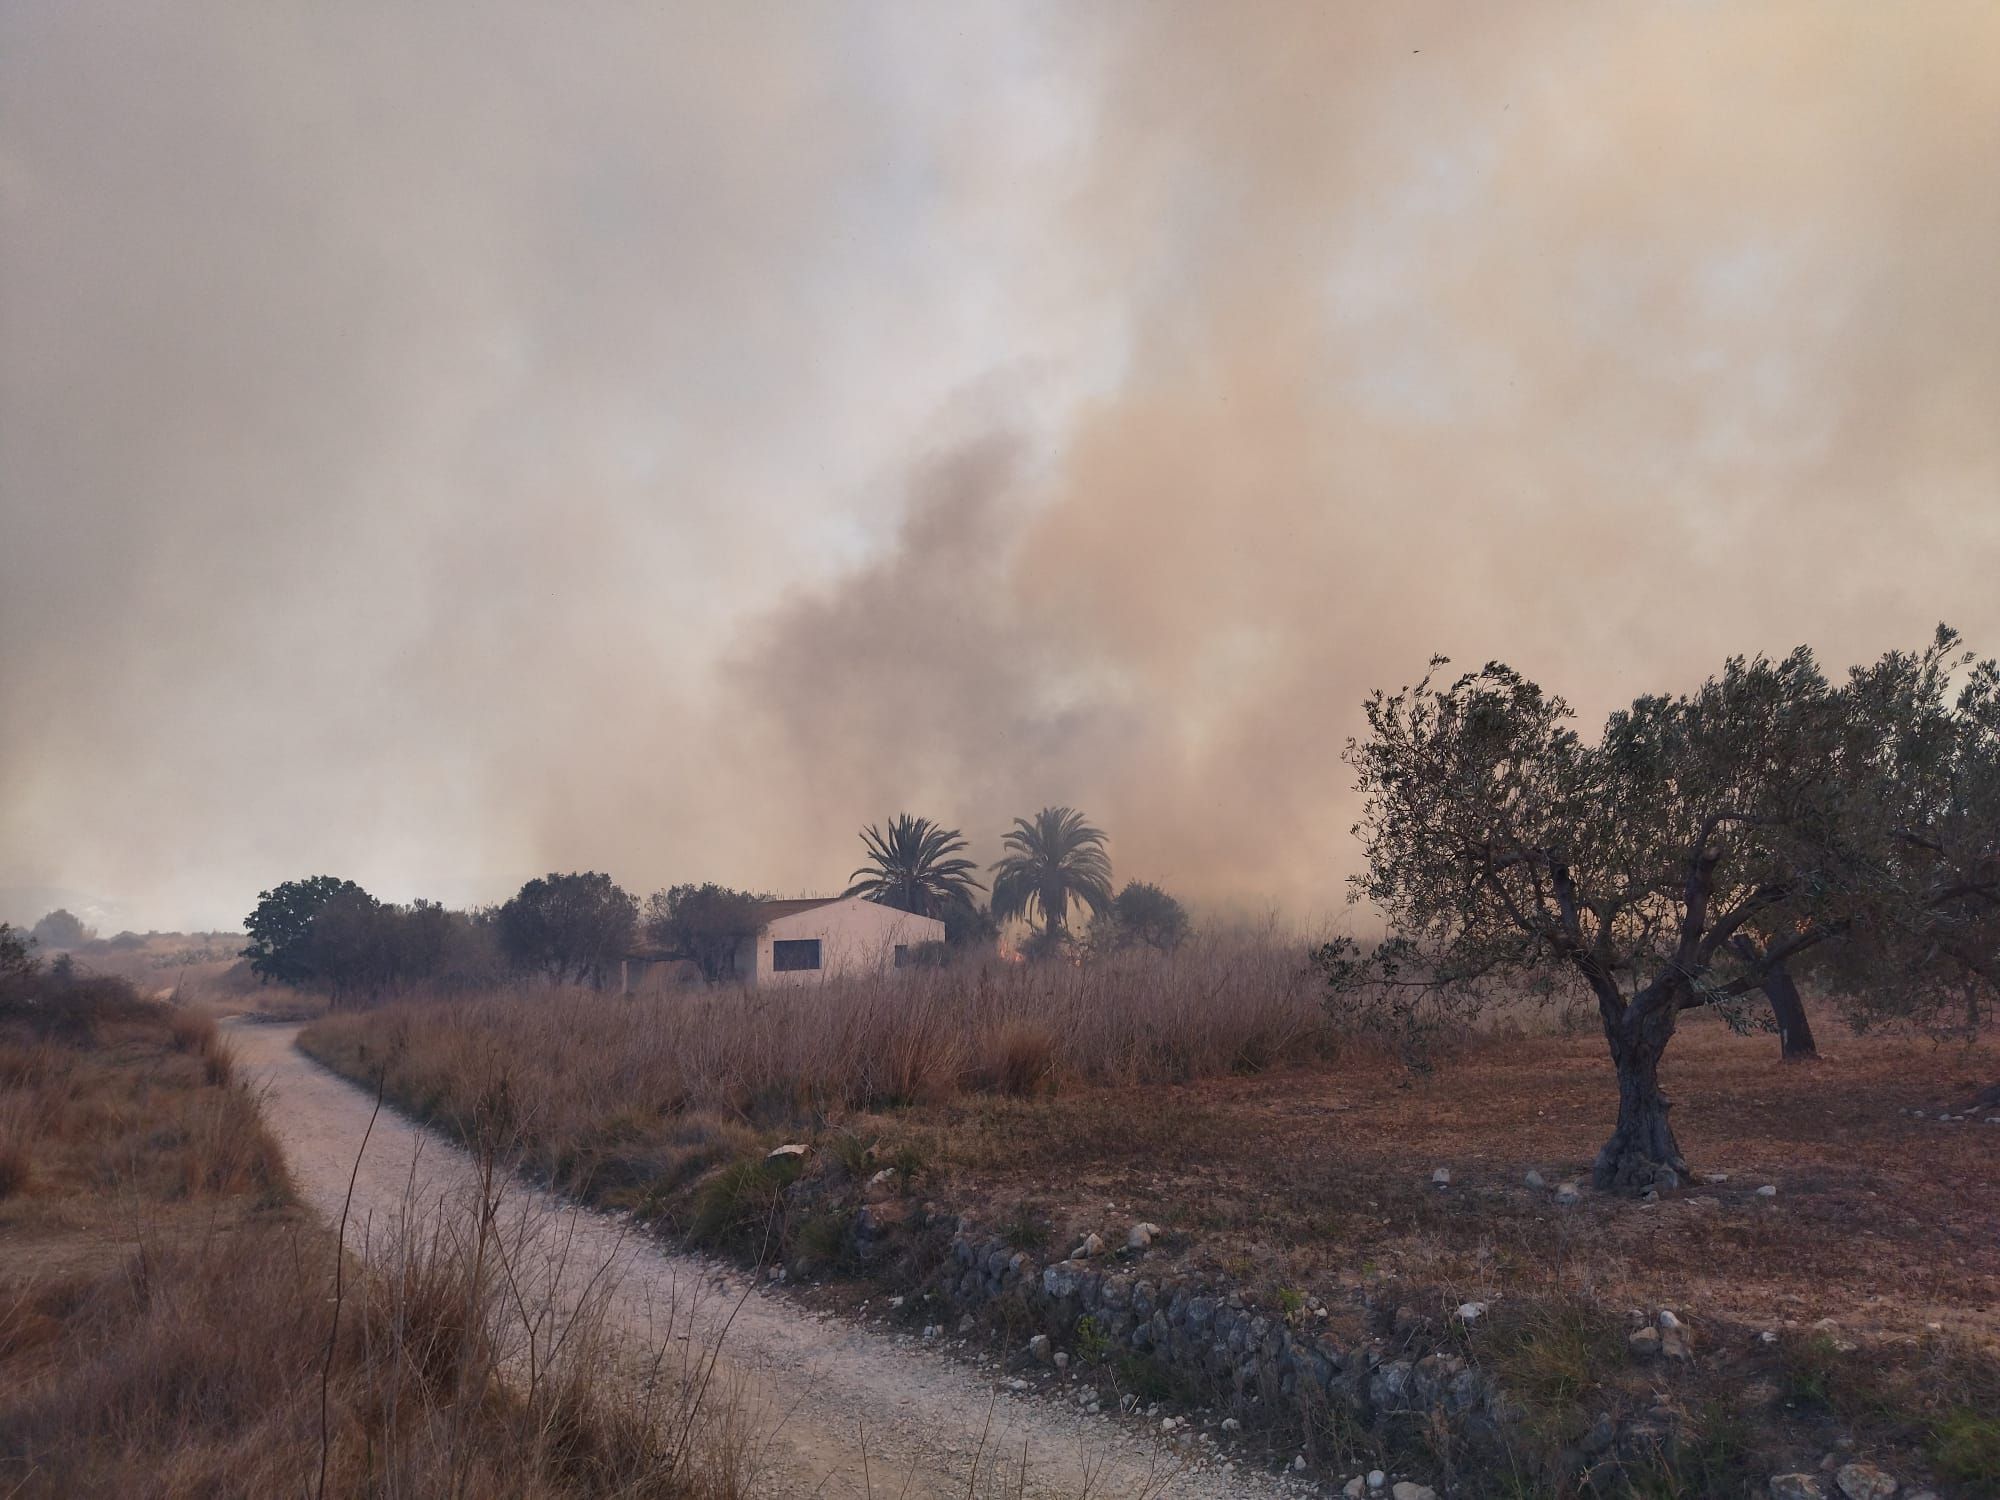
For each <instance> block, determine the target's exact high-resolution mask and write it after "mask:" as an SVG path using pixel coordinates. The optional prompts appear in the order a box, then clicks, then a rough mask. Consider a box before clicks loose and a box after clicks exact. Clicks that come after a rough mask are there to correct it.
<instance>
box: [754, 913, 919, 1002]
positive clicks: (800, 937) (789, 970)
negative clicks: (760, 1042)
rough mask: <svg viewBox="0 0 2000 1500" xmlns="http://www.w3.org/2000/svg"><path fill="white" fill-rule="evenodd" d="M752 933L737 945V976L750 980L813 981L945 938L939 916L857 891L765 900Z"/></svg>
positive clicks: (885, 964) (890, 965)
mask: <svg viewBox="0 0 2000 1500" xmlns="http://www.w3.org/2000/svg"><path fill="white" fill-rule="evenodd" d="M757 919H758V927H757V932H756V935H755V936H754V937H747V938H745V939H744V940H743V941H742V942H741V943H740V944H739V945H738V946H737V949H736V977H737V978H739V979H741V980H742V981H743V982H744V983H745V984H749V985H765V984H813V983H817V982H818V981H819V980H822V979H840V978H845V977H848V976H851V975H862V974H879V973H882V972H884V971H886V970H889V969H894V968H901V967H902V966H903V965H904V964H905V963H907V962H909V961H910V960H911V959H912V958H913V957H914V956H915V955H916V953H917V952H918V950H920V949H921V948H923V947H924V946H925V945H926V944H929V943H942V942H943V941H944V923H942V922H940V921H938V920H937V918H935V917H914V916H911V915H910V914H909V913H908V912H906V911H897V910H896V908H895V907H893V906H884V905H882V904H881V903H880V902H879V901H870V900H868V899H867V898H866V897H863V896H818V897H808V898H807V899H805V900H803V901H765V902H762V903H760V904H759V905H758V908H757Z"/></svg>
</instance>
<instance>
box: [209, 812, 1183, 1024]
mask: <svg viewBox="0 0 2000 1500" xmlns="http://www.w3.org/2000/svg"><path fill="white" fill-rule="evenodd" d="M861 841H862V847H863V852H864V855H865V860H864V862H863V864H862V865H861V867H860V868H858V869H856V870H855V871H854V873H853V874H852V875H851V876H850V877H849V880H850V883H849V885H848V887H847V889H846V890H845V891H843V892H842V895H844V896H863V897H866V898H867V899H868V900H871V901H877V902H880V903H882V904H883V905H886V906H891V907H894V908H896V909H897V910H900V911H907V912H910V913H913V914H915V915H917V916H924V917H933V918H936V919H938V920H939V921H941V922H942V923H943V924H944V929H945V941H944V944H943V945H942V951H941V952H940V953H939V954H937V955H934V957H935V958H936V959H937V961H940V962H942V961H948V960H949V959H951V958H952V957H954V956H958V955H965V954H974V955H976V954H982V953H991V952H993V951H994V948H995V945H996V943H997V940H998V937H999V934H1000V930H1001V925H1002V924H1003V923H1005V922H1007V921H1009V920H1013V919H1016V918H1019V919H1021V920H1023V921H1025V922H1026V923H1027V924H1028V926H1029V929H1030V934H1029V937H1028V940H1027V942H1026V943H1024V944H1023V953H1024V954H1025V955H1026V956H1028V957H1031V958H1047V957H1055V956H1059V955H1070V954H1076V953H1079V952H1088V953H1093V954H1105V953H1112V952H1118V951H1123V950H1127V949H1133V948H1147V949H1153V950H1158V951H1167V950H1171V949H1172V948H1174V947H1176V946H1177V945H1178V944H1179V943H1180V942H1181V941H1183V940H1184V939H1185V938H1186V936H1187V934H1188V931H1189V921H1188V916H1187V912H1186V910H1185V909H1184V908H1183V907H1182V906H1181V904H1180V902H1179V901H1177V900H1176V899H1175V898H1174V897H1173V896H1171V895H1169V894H1168V893H1167V892H1166V891H1164V890H1162V889H1160V888H1159V887H1158V886H1156V885H1151V884H1148V883H1146V882H1143V881H1133V882H1129V883H1127V884H1126V885H1125V887H1124V888H1123V889H1121V890H1118V891H1116V892H1115V893H1114V891H1113V889H1112V882H1111V860H1110V854H1109V850H1108V839H1107V837H1106V835H1105V833H1104V832H1103V830H1102V829H1099V828H1096V827H1094V826H1093V825H1091V824H1090V822H1089V821H1088V820H1087V819H1085V818H1084V817H1083V815H1082V814H1080V813H1078V812H1076V811H1075V810H1074V809H1072V808H1067V807H1050V808H1044V809H1043V810H1042V811H1041V812H1040V813H1038V814H1036V815H1035V816H1034V817H1033V818H1017V819H1016V820H1015V826H1014V828H1013V829H1012V830H1011V831H1010V832H1009V833H1008V834H1007V835H1006V836H1005V838H1004V840H1003V845H1004V847H1005V850H1006V853H1005V854H1004V856H1003V857H1002V858H1001V859H1000V860H999V861H998V863H996V864H995V865H994V867H993V869H992V871H991V873H992V875H993V887H992V898H991V900H990V901H987V902H982V900H981V899H980V898H981V895H982V893H984V892H985V890H986V886H985V884H984V883H983V882H981V881H980V880H979V879H978V878H977V874H976V872H977V866H976V865H975V864H974V863H973V862H972V861H971V860H970V859H967V858H965V857H964V854H963V850H964V849H965V848H966V847H967V846H966V841H965V838H964V835H963V834H962V833H961V832H960V831H959V830H958V829H955V828H947V827H944V826H943V825H942V824H939V823H936V822H933V821H932V820H931V819H929V818H923V817H914V816H912V815H910V814H908V813H898V814H897V815H896V816H895V817H893V818H890V819H888V820H886V822H884V823H882V824H877V825H870V826H869V827H868V828H866V829H864V830H862V833H861ZM771 899H772V898H771V897H770V896H768V895H762V894H758V893H754V892H750V891H742V890H737V889H734V888H732V887H729V886H725V885H719V884H716V883H714V882H704V883H700V884H684V885H675V886H670V887H668V888H666V889H664V890H660V891H655V892H654V893H653V894H652V895H650V896H648V897H647V898H646V899H645V900H644V901H643V902H641V901H640V900H639V899H638V898H637V897H635V896H634V895H632V894H631V893H630V892H628V891H626V890H624V889H623V888H621V887H620V886H619V885H618V884H617V883H616V882H615V881H614V880H613V879H612V878H611V877H610V876H609V875H606V874H603V873H601V872H598V871H594V870H590V871H576V872H571V873H567V874H559V873H551V874H548V875H543V876H538V877H536V878H535V879H533V880H530V881H528V882H527V883H526V884H524V885H523V886H522V887H521V889H520V890H519V891H518V892H516V893H515V895H514V896H512V897H511V898H509V899H508V900H507V901H506V902H504V903H502V904H500V905H499V906H495V907H490V908H484V909H479V910H473V911H455V910H451V909H448V908H446V907H444V906H441V905H439V904H438V903H436V902H430V901H416V902H413V903H411V904H409V905H407V906H403V905H397V904H394V903H391V902H385V901H381V900H378V899H377V898H376V897H374V896H372V895H370V894H369V893H368V892H367V891H365V890H363V889H362V888H361V887H360V886H359V885H357V884H355V883H354V882H353V881H351V880H344V879H341V878H339V877H336V876H330V875H318V876H313V877H311V878H308V879H304V880H289V881H285V882H284V883H282V884H280V885H277V886H274V887H273V888H272V889H270V890H267V891H263V892H260V893H259V895H258V899H257V905H256V907H255V908H254V909H253V910H252V911H251V913H250V915H249V916H248V917H247V918H246V919H245V920H244V928H245V930H246V932H247V933H248V934H249V938H250V941H249V944H248V945H247V946H246V947H245V948H244V949H243V957H244V958H246V959H248V960H249V962H250V966H251V969H252V971H253V972H255V973H256V974H257V975H258V976H259V977H261V978H264V979H268V980H274V981H278V982H282V983H286V984H292V985H298V986H301V987H306V988H314V989H321V990H324V991H326V992H327V993H328V994H329V995H331V996H332V998H333V999H334V1000H335V1001H336V1003H338V1002H341V1001H344V1000H348V999H353V998H360V997H374V996H380V995H383V994H388V993H395V992H399V991H404V990H410V989H417V988H428V989H446V990H472V989H478V988H481V987H488V986H491V985H493V984H496V983H499V982H502V981H504V980H505V979H507V978H509V977H519V976H523V975H532V976H537V977H540V978H545V979H547V980H550V981H552V982H556V983H563V984H580V985H595V986H603V985H604V984H606V983H608V982H609V981H610V980H611V979H612V978H613V977H614V976H615V975H616V973H617V968H618V965H619V963H620V961H621V960H623V959H624V958H626V957H627V956H628V955H631V954H633V953H635V952H637V951H640V950H641V949H642V948H643V950H644V952H645V956H647V957H660V958H670V959H678V960H681V961H683V962H686V963H688V964H690V965H691V966H692V967H693V968H694V969H695V970H697V971H698V972H699V973H700V975H701V977H702V978H703V979H705V980H707V981H710V982H718V981H721V980H725V979H727V978H729V977H730V976H731V975H732V974H733V973H734V972H735V959H736V951H737V948H738V946H739V945H740V944H741V943H742V941H743V940H744V939H745V938H747V937H750V936H753V935H754V934H755V933H756V931H757V927H758V921H759V916H758V908H759V907H760V906H761V905H762V904H763V903H764V902H766V901H769V900H771ZM1084 912H1088V913H1089V918H1090V919H1089V924H1088V927H1087V929H1086V931H1085V933H1084V935H1083V937H1082V938H1081V939H1077V938H1074V937H1072V935H1071V931H1070V923H1071V918H1072V915H1073V914H1077V915H1080V914H1082V913H1084Z"/></svg>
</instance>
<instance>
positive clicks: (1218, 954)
mask: <svg viewBox="0 0 2000 1500" xmlns="http://www.w3.org/2000/svg"><path fill="white" fill-rule="evenodd" d="M1336 1042H1337V1038H1336V1036H1335V1034H1334V1032H1333V1031H1332V1029H1331V1028H1330V1027H1329V1026H1328V1024H1327V1021H1326V1017H1325V1014H1324V1012H1323V1011H1322V1009H1321V1007H1320V1003H1319V990H1318V987H1317V986H1316V984H1315V982H1314V981H1313V980H1312V978H1311V976H1310V975H1308V974H1307V972H1306V968H1305V955H1304V949H1303V947H1302V946H1301V945H1292V944H1281V943H1275V942H1268V941H1240V942H1229V943H1215V944H1211V945H1208V946H1204V947H1201V948H1198V949H1195V950H1193V951H1191V952H1186V953H1184V954H1183V956H1181V957H1179V958H1178V959H1176V960H1172V961H1169V960H1164V959H1158V958H1154V959H1150V960H1149V959H1145V958H1138V957H1135V958H1132V959H1129V960H1124V961H1120V962H1116V963H1106V964H1092V965H1089V966H1071V965H1065V964H1052V965H1040V966H1029V965H993V966H988V967H985V968H977V969H958V968H953V969H940V970H913V971H906V972H905V973H903V974H899V975H897V976H895V977H894V978H893V979H891V980H879V979H878V980H867V981H861V980H849V981H831V982H828V983H825V984H820V985H812V986H800V987H795V988H779V989H767V990H761V991H756V992H746V991H742V990H739V989H735V988H725V989H717V990H698V989H690V990H685V991H679V992H672V993H668V994H665V995H651V996H645V997H632V998H621V997H618V996H613V995H605V994H600V993H597V992H593V991H588V990H550V989H546V988H521V989H517V990H512V991H507V992H503V993H500V994H496V995H492V996H486V997H482V998H480V999H477V1000H456V1001H454V1000H440V1001H433V1002H416V1003H406V1004H403V1005H399V1006H395V1007H391V1008H389V1009H386V1010H382V1011H376V1012H369V1013H359V1014H354V1013H350V1014H344V1015H330V1016H327V1017H324V1018H322V1019H321V1020H320V1021H318V1022H316V1023H315V1024H314V1025H312V1026H311V1027H309V1028H308V1030H307V1031H306V1033H305V1045H306V1046H307V1048H308V1050H311V1051H314V1052H315V1054H316V1055H320V1056H323V1057H326V1058H328V1059H330V1060H334V1061H335V1062H336V1065H337V1066H340V1067H341V1068H343V1070H345V1071H347V1072H350V1073H354V1074H372V1073H373V1072H374V1071H376V1070H377V1069H380V1068H384V1067H386V1068H387V1069H388V1070H389V1085H390V1090H391V1093H392V1095H395V1096H397V1097H403V1098H414V1099H416V1100H417V1101H418V1102H419V1103H420V1104H422V1105H423V1106H424V1107H425V1111H426V1113H435V1112H438V1111H440V1110H450V1111H455V1112H457V1113H460V1114H469V1113H471V1112H473V1111H474V1110H475V1109H477V1110H487V1111H490V1110H491V1109H494V1108H500V1107H504V1108H505V1109H506V1110H507V1111H509V1112H510V1123H520V1124H523V1125H525V1126H526V1127H527V1128H528V1129H529V1130H530V1132H531V1133H533V1134H536V1135H540V1136H543V1137H560V1136H567V1135H572V1134H576V1133H579V1132H581V1131H583V1130H587V1129H594V1128H595V1127H596V1126H598V1125H599V1124H600V1123H601V1122H603V1121H604V1120H605V1119H607V1118H610V1117H611V1116H613V1115H615V1114H616V1113H618V1112H619V1111H621V1110H624V1109H628V1108H630V1107H632V1106H633V1105H634V1104H635V1102H636V1103H637V1104H638V1106H639V1107H640V1111H641V1113H642V1114H646V1115H669V1114H680V1113H684V1112H689V1111H702V1110H708V1111H716V1112H719V1113H723V1114H728V1115H734V1116H736V1117H738V1118H741V1119H745V1120H751V1121H757V1122H769V1123H780V1122H798V1121H813V1120H819V1119H824V1118H826V1117H828V1116H829V1115H833V1114H837V1113H840V1112H842V1111H845V1110H854V1109H877V1108H894V1107H898V1106H902V1105H907V1104H916V1103H937V1102H940V1101H943V1100H946V1099H950V1098H952V1097H954V1096H955V1095H958V1094H960V1093H963V1092H966V1091H968V1090H972V1091H978V1090H988V1089H991V1090H997V1091H1000V1092H1005V1093H1027V1092H1039V1091H1053V1090H1060V1089H1066V1088H1074V1087H1077V1086H1079V1085H1095V1086H1120V1085H1124V1086H1130V1085H1139V1084H1155V1083H1168V1082H1182V1081H1186V1080H1189V1079H1197V1078H1207V1077H1215V1076H1218V1075H1223V1074H1229V1073H1239V1072H1251V1071H1255V1070H1257V1069H1260V1068H1264V1067H1268V1066H1271V1065H1273V1064H1276V1063H1279V1062H1283V1061H1287V1060H1297V1059H1302V1058H1309V1057H1320V1056H1325V1055H1328V1054H1329V1053H1330V1052H1331V1050H1332V1049H1333V1048H1334V1047H1335V1045H1336ZM524 1058H532V1059H533V1066H532V1067H523V1066H520V1065H519V1062H520V1060H521V1059H524Z"/></svg>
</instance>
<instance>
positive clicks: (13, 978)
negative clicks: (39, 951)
mask: <svg viewBox="0 0 2000 1500" xmlns="http://www.w3.org/2000/svg"><path fill="white" fill-rule="evenodd" d="M39 967H40V965H39V963H37V961H36V959H35V940H34V939H33V938H31V937H29V936H28V934H26V933H25V932H23V931H21V929H20V928H18V927H10V926H8V924H7V923H5V922H0V995H4V994H5V993H6V992H7V991H8V990H10V989H12V988H13V987H14V986H15V985H17V984H20V983H22V982H24V981H26V980H29V979H32V978H33V977H34V974H35V971H36V969H38V968H39Z"/></svg>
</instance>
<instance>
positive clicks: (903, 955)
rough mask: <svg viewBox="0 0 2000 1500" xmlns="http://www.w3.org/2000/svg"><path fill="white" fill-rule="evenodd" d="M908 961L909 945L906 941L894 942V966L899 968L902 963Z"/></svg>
mask: <svg viewBox="0 0 2000 1500" xmlns="http://www.w3.org/2000/svg"><path fill="white" fill-rule="evenodd" d="M909 961H910V945H909V944H908V943H898V944H896V967H897V968H899V969H900V968H902V967H903V965H904V964H906V963H908V962H909Z"/></svg>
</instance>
